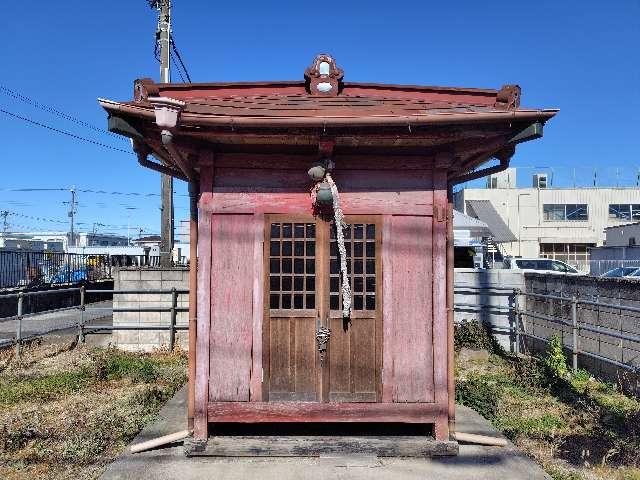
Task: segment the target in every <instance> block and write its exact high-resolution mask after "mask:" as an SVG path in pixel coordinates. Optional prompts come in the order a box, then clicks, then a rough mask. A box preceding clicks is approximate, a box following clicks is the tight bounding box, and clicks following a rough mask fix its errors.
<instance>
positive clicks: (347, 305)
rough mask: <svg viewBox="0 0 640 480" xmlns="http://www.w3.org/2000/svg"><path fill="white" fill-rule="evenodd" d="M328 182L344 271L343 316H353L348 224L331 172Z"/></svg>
mask: <svg viewBox="0 0 640 480" xmlns="http://www.w3.org/2000/svg"><path fill="white" fill-rule="evenodd" d="M325 178H326V180H327V183H329V186H330V187H331V194H332V197H333V216H334V218H335V221H336V238H337V240H338V251H339V252H340V272H341V273H342V316H343V317H344V318H351V285H350V284H349V274H348V273H347V250H346V248H345V246H344V232H343V229H344V227H345V226H346V225H345V223H344V215H343V213H342V209H341V208H340V197H339V195H338V187H337V186H336V183H335V182H334V181H333V178H331V174H330V173H329V172H327V174H326V175H325Z"/></svg>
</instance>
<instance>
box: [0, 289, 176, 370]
mask: <svg viewBox="0 0 640 480" xmlns="http://www.w3.org/2000/svg"><path fill="white" fill-rule="evenodd" d="M61 292H66V293H69V294H70V295H75V294H77V293H78V292H79V294H80V303H79V304H78V305H74V306H71V307H64V308H59V309H55V310H48V311H46V312H38V313H37V314H35V313H34V314H25V313H24V300H25V298H27V297H30V296H40V295H48V294H52V293H57V294H59V293H61ZM89 293H90V294H98V295H100V294H108V295H114V296H115V295H125V294H138V295H157V294H166V295H170V296H171V305H170V306H147V307H139V308H126V307H99V306H94V305H92V304H90V303H89V304H87V303H86V302H85V298H86V294H89ZM183 293H189V290H185V289H177V288H172V289H168V290H167V289H165V290H161V289H156V290H93V289H85V287H83V286H82V287H79V288H67V289H62V290H54V291H51V290H43V291H39V292H18V293H10V294H5V295H0V300H2V299H15V301H16V302H17V312H18V313H17V315H15V316H12V317H5V318H2V319H0V322H8V321H15V322H16V331H15V337H14V338H12V339H10V340H0V348H1V347H8V346H12V345H13V346H15V349H16V356H17V357H18V358H19V357H20V351H21V348H22V345H23V344H24V342H27V341H30V340H34V339H36V338H40V337H44V336H47V335H51V334H53V333H60V332H63V331H73V330H75V331H76V332H77V336H78V340H79V341H80V342H84V340H85V336H86V335H90V334H93V333H100V332H105V331H114V330H167V331H168V332H169V350H171V351H173V349H174V346H175V338H176V332H177V331H178V330H187V329H188V326H181V325H176V319H177V315H178V312H187V311H189V309H188V308H187V307H179V306H178V295H179V294H183ZM67 310H78V311H79V312H80V316H79V318H78V320H77V321H76V322H75V324H68V325H65V326H63V327H57V328H52V329H49V330H43V331H40V332H38V333H35V334H31V335H26V336H25V335H23V334H22V330H23V328H22V326H23V325H22V322H23V320H24V319H25V318H29V317H34V316H35V315H39V314H42V313H51V312H61V311H67ZM100 310H105V311H107V310H108V311H110V312H147V313H149V312H154V313H155V312H169V313H170V316H169V323H168V325H100V324H90V325H88V324H87V323H86V321H85V312H88V311H100Z"/></svg>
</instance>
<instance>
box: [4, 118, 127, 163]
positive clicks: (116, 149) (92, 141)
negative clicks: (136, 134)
mask: <svg viewBox="0 0 640 480" xmlns="http://www.w3.org/2000/svg"><path fill="white" fill-rule="evenodd" d="M0 113H4V114H5V115H9V116H11V117H13V118H17V119H20V120H22V121H24V122H27V123H30V124H32V125H37V126H38V127H42V128H46V129H48V130H51V131H53V132H56V133H60V134H62V135H66V136H68V137H71V138H74V139H76V140H82V141H83V142H87V143H91V144H93V145H96V146H99V147H103V148H107V149H109V150H114V151H116V152H121V153H126V154H129V155H135V153H134V152H132V151H131V150H125V149H123V148H118V147H114V146H112V145H107V144H106V143H102V142H98V141H96V140H91V139H89V138H86V137H82V136H80V135H76V134H74V133H71V132H67V131H66V130H60V129H59V128H55V127H52V126H50V125H46V124H44V123H40V122H36V121H35V120H31V119H30V118H27V117H23V116H21V115H18V114H16V113H12V112H9V111H8V110H5V109H3V108H0Z"/></svg>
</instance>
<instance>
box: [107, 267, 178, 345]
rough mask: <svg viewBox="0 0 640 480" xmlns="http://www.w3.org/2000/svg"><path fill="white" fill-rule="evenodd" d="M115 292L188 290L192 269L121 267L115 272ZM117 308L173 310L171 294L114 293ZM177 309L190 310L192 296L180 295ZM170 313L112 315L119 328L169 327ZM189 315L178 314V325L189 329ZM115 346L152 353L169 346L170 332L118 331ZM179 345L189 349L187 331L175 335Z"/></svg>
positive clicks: (115, 335) (115, 336)
mask: <svg viewBox="0 0 640 480" xmlns="http://www.w3.org/2000/svg"><path fill="white" fill-rule="evenodd" d="M113 278H114V290H170V289H171V288H174V287H175V288H177V289H188V288H189V269H188V268H183V267H178V268H171V269H163V268H118V269H116V270H115V271H114V273H113ZM113 306H114V308H117V307H121V308H141V307H142V308H144V307H171V294H170V293H163V294H159V293H147V294H145V293H125V294H114V296H113ZM178 307H184V308H188V307H189V295H188V294H187V293H182V294H179V295H178ZM170 318H171V313H170V312H113V324H114V326H116V325H154V326H158V325H160V326H167V327H168V326H169V324H170ZM188 323H189V313H188V312H186V311H185V312H178V314H177V318H176V325H180V326H187V325H188ZM113 340H114V343H115V344H116V345H117V346H118V347H119V348H123V349H125V350H131V351H151V350H153V349H156V348H160V347H167V346H168V345H169V330H168V329H167V330H144V331H138V330H115V331H114V332H113ZM176 345H179V346H180V347H182V348H184V349H185V350H186V349H188V346H189V339H188V333H187V331H186V330H179V331H177V332H176Z"/></svg>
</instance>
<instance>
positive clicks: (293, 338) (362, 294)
mask: <svg viewBox="0 0 640 480" xmlns="http://www.w3.org/2000/svg"><path fill="white" fill-rule="evenodd" d="M346 220H347V223H348V227H347V228H346V229H345V244H346V245H345V246H346V249H347V255H346V260H347V265H348V272H349V276H350V282H351V287H352V290H353V314H352V316H351V320H350V321H345V320H343V318H342V313H341V308H342V306H341V305H342V304H341V302H342V298H341V294H340V291H341V289H340V285H341V279H340V275H339V256H338V249H337V243H336V240H335V227H334V226H333V224H332V223H330V222H326V221H323V220H316V219H314V218H313V217H291V216H281V215H271V216H268V217H267V219H266V228H265V230H266V235H265V237H266V238H265V250H264V253H265V272H266V275H265V277H266V278H265V312H264V323H263V326H264V329H263V369H264V372H263V398H265V399H268V400H269V401H325V402H326V401H332V402H375V401H378V400H379V398H380V363H381V353H382V352H381V335H380V334H381V325H380V323H381V315H380V313H381V295H380V292H379V288H380V281H379V280H378V279H379V278H381V277H380V271H381V262H380V228H379V225H378V224H377V222H376V219H375V217H352V218H347V219H346ZM321 327H329V328H330V329H331V336H330V340H329V342H328V345H327V351H326V352H325V353H324V354H320V352H319V349H318V344H317V341H316V333H317V332H318V330H319V329H320V328H321Z"/></svg>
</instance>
